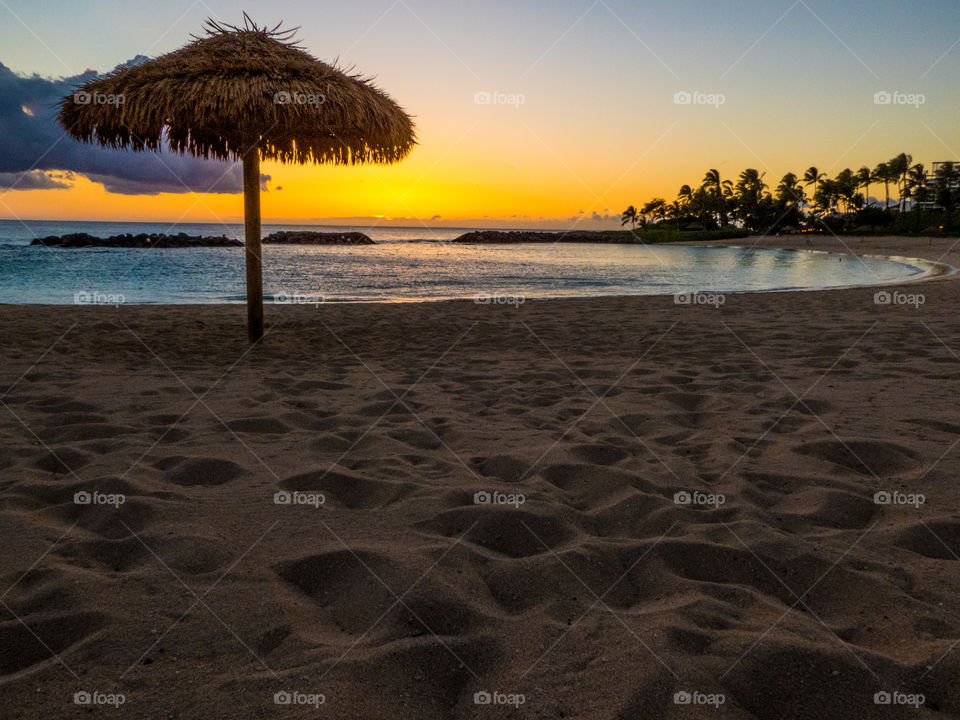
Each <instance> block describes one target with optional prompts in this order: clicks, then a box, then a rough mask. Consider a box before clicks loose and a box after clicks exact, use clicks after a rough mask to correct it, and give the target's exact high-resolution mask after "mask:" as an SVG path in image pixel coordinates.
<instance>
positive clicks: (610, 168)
mask: <svg viewBox="0 0 960 720" xmlns="http://www.w3.org/2000/svg"><path fill="white" fill-rule="evenodd" d="M244 7H245V9H246V10H247V12H249V13H250V14H251V16H252V17H253V18H254V20H256V21H257V22H259V23H261V24H271V25H272V24H275V23H276V22H278V21H280V20H283V21H284V22H285V23H286V24H288V25H300V26H302V29H301V30H300V31H299V37H300V39H301V41H302V44H303V45H304V46H305V48H306V49H307V50H308V51H310V52H311V53H312V54H313V55H315V56H317V57H319V58H320V59H322V60H326V61H334V60H337V62H338V63H339V64H340V65H342V66H348V67H351V66H352V67H355V68H356V70H358V71H360V72H362V73H364V74H370V75H375V76H376V82H377V84H378V85H379V86H380V87H382V88H383V89H385V90H387V91H388V92H389V93H390V94H391V95H392V96H393V97H394V98H395V99H396V100H397V101H398V102H400V104H401V105H403V106H404V107H405V108H406V109H407V110H408V112H410V113H411V114H413V115H414V116H415V117H416V123H417V127H418V134H419V138H420V143H421V144H420V146H419V147H417V148H416V149H415V151H414V152H413V153H412V155H411V156H410V157H409V158H408V159H407V160H405V161H404V162H402V163H401V164H399V165H397V166H393V167H376V166H373V167H355V168H342V167H325V166H304V167H294V166H280V165H277V164H270V163H268V164H265V165H264V167H263V172H264V173H266V174H268V175H270V176H271V180H270V182H269V184H268V190H269V191H268V192H267V193H265V194H264V195H263V214H264V219H265V221H267V222H270V221H294V222H305V221H306V222H322V221H332V222H342V223H351V224H352V223H353V222H359V221H357V220H356V219H357V218H362V219H366V218H378V217H384V218H386V219H387V220H388V221H389V223H390V224H393V223H395V222H403V220H401V219H403V218H406V219H407V222H414V223H419V222H425V223H429V224H447V225H477V224H481V225H482V224H488V223H491V222H496V223H501V224H508V225H517V226H521V225H541V226H544V227H547V226H568V225H570V224H571V223H572V222H574V220H575V219H579V222H582V223H583V224H584V225H585V226H587V227H600V226H611V225H616V224H618V223H617V222H615V221H613V220H611V219H608V220H607V221H606V222H603V221H602V220H600V221H598V220H596V219H591V218H592V216H593V214H594V213H597V214H598V215H600V216H604V215H619V213H620V212H621V211H622V210H623V209H624V208H625V207H626V206H627V205H628V204H631V203H633V204H639V203H642V202H644V201H646V200H648V199H650V198H651V197H652V196H655V195H659V196H664V197H666V198H667V199H671V200H672V199H673V198H674V197H675V195H676V192H677V189H678V188H679V187H680V185H681V184H683V183H690V184H694V183H699V182H700V180H701V179H702V178H703V175H704V171H705V170H706V169H707V168H710V167H715V168H718V169H719V170H720V172H721V174H722V175H723V176H724V177H730V178H734V177H735V176H736V174H737V173H739V171H740V170H742V169H743V168H744V167H748V166H750V167H756V168H758V169H759V170H761V171H763V172H766V173H767V176H766V180H767V181H768V182H770V183H771V185H776V182H777V180H778V179H779V178H780V176H782V175H783V174H784V173H785V172H787V171H790V170H792V171H794V172H797V173H802V172H803V170H805V169H806V168H807V167H809V166H810V165H817V166H818V167H819V168H820V169H821V170H823V171H827V172H829V173H831V174H835V173H836V172H837V171H839V170H842V169H843V168H845V167H851V168H854V169H856V168H858V167H860V166H861V165H869V166H870V167H873V166H875V165H876V164H877V163H878V162H881V161H884V160H887V159H889V158H891V157H893V156H894V155H896V154H897V153H899V152H902V151H905V152H909V153H912V154H913V156H914V161H915V162H924V163H926V164H927V165H928V166H929V165H930V163H931V162H932V161H934V160H946V159H953V160H960V124H958V123H957V109H958V108H960V83H957V81H956V78H957V77H960V11H958V9H957V3H956V0H922V1H921V2H915V3H904V2H900V1H896V2H895V1H894V0H871V1H865V0H844V1H843V2H836V1H835V0H797V1H796V2H793V1H792V0H762V1H760V0H756V1H754V0H737V1H733V0H719V1H717V2H707V1H706V0H663V1H660V0H657V1H652V0H642V1H638V0H597V1H596V2H593V1H592V0H550V1H549V2H547V1H540V2H532V1H523V0H484V1H483V2H464V1H459V0H455V1H452V2H451V1H450V0H362V1H361V2H356V3H328V2H324V3H319V2H310V3H305V2H302V0H297V1H288V0H271V2H247V3H246V4H245V6H244ZM207 16H212V17H214V18H217V19H220V20H223V21H226V22H233V23H237V22H240V21H241V19H242V18H241V15H240V6H238V5H237V4H236V3H234V2H217V1H216V0H207V1H206V2H203V1H200V2H189V1H188V0H168V1H167V2H163V3H137V4H131V3H129V2H119V1H117V2H104V1H100V2H87V1H86V0H47V1H46V2H44V3H37V2H35V0H2V2H0V48H2V50H0V63H3V65H5V66H6V67H7V68H9V69H10V70H12V71H14V72H15V73H18V74H21V75H31V74H34V73H36V74H38V75H40V76H43V77H69V76H74V75H78V74H80V73H82V72H84V71H85V70H86V69H87V68H93V69H96V70H98V71H108V70H110V69H112V68H113V67H114V66H116V65H117V64H119V63H122V62H125V61H127V60H129V59H131V58H133V57H134V56H136V55H138V54H143V55H148V56H151V57H152V56H155V55H159V54H162V53H164V52H168V51H171V50H174V49H177V48H178V47H180V46H182V45H183V44H185V43H186V42H188V40H189V35H190V33H192V32H198V31H199V30H200V28H201V26H202V22H203V20H204V19H205V18H206V17H207ZM478 92H489V93H500V94H503V95H512V96H517V97H514V98H513V99H514V100H516V101H518V102H517V103H516V104H515V105H507V104H495V103H494V104H477V103H476V102H475V97H476V94H477V93H478ZM684 92H685V93H700V94H703V95H715V96H722V97H721V98H720V99H721V100H723V104H722V105H719V106H715V105H710V104H697V103H696V102H693V103H690V104H677V103H676V102H675V96H676V94H677V93H684ZM878 92H889V93H902V94H903V95H915V96H916V95H922V96H923V97H922V98H921V99H922V100H923V103H922V104H914V105H906V104H896V97H895V100H894V102H893V103H891V104H880V105H878V104H875V94H876V93H878ZM498 97H502V96H498ZM683 97H686V96H681V98H683ZM697 97H698V98H701V96H697ZM898 97H899V98H900V99H903V96H902V95H901V96H898ZM701 99H702V98H701ZM519 101H522V102H519ZM6 110H7V111H10V108H6ZM18 111H19V110H18ZM0 128H2V125H0ZM15 142H16V139H15V138H11V137H10V136H9V134H7V135H6V136H0V152H2V153H5V152H7V148H6V147H5V145H6V144H7V143H15ZM165 160H166V154H165V155H164V156H161V158H159V159H158V158H157V157H152V156H150V155H149V154H141V153H137V154H134V153H130V154H129V162H130V163H139V164H144V165H145V164H150V163H157V162H161V161H165ZM28 167H29V166H28ZM23 169H28V168H23ZM65 169H69V168H65ZM66 184H69V185H70V187H69V188H68V189H41V190H21V189H13V190H8V189H3V188H0V218H10V219H15V218H22V219H48V218H49V219H77V220H96V219H104V220H158V221H174V220H178V219H183V220H190V221H207V220H210V221H216V220H223V221H230V222H233V221H237V220H238V219H239V218H240V217H241V215H242V201H241V196H240V195H236V194H213V193H207V194H195V193H160V194H156V195H136V194H118V193H111V192H107V191H106V190H105V188H104V186H103V185H102V184H99V183H96V182H92V181H91V180H89V179H87V178H85V177H83V176H75V177H74V178H73V179H72V180H70V181H69V182H68V183H66ZM8 185H9V183H8ZM872 190H873V194H874V195H876V193H877V189H872ZM338 219H341V220H338ZM342 219H349V220H342Z"/></svg>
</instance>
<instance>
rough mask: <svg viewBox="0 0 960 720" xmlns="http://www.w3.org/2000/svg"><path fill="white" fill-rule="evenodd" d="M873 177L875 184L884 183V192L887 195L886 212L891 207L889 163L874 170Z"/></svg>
mask: <svg viewBox="0 0 960 720" xmlns="http://www.w3.org/2000/svg"><path fill="white" fill-rule="evenodd" d="M871 177H872V178H873V181H874V182H882V183H883V191H884V193H885V194H886V200H885V202H884V203H883V209H884V210H886V209H888V208H889V207H890V166H889V165H888V164H887V163H880V164H879V165H877V166H876V167H875V168H874V169H873V172H872V173H871Z"/></svg>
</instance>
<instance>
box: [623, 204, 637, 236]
mask: <svg viewBox="0 0 960 720" xmlns="http://www.w3.org/2000/svg"><path fill="white" fill-rule="evenodd" d="M627 223H630V229H631V230H633V228H634V227H635V226H636V224H637V209H636V208H635V207H634V206H633V205H631V206H630V207H628V208H627V209H626V210H624V211H623V215H622V216H621V220H620V225H621V226H623V225H626V224H627Z"/></svg>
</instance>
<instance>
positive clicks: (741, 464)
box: [0, 237, 960, 720]
mask: <svg viewBox="0 0 960 720" xmlns="http://www.w3.org/2000/svg"><path fill="white" fill-rule="evenodd" d="M755 242H756V243H757V244H758V245H759V246H770V247H797V248H806V247H808V246H807V245H806V239H805V238H804V237H783V238H764V239H755V238H751V239H749V240H747V241H744V242H743V243H738V244H744V245H749V244H753V243H755ZM843 242H844V243H846V246H847V247H848V249H849V250H852V251H854V252H859V253H878V254H890V255H903V256H910V257H923V258H926V259H930V260H938V261H940V262H945V263H948V264H951V265H953V266H957V267H960V251H958V249H957V248H954V247H953V244H954V243H955V242H956V241H955V240H948V239H943V240H934V241H928V240H926V239H917V240H913V239H904V238H867V239H864V240H860V239H857V238H844V240H843ZM812 247H817V248H822V249H829V250H836V251H846V250H845V248H844V247H843V245H842V244H841V243H840V242H839V241H837V240H836V239H834V238H821V237H817V238H816V239H815V241H814V243H813V245H812ZM845 261H848V262H856V261H855V260H853V259H852V258H849V257H848V258H846V259H845ZM887 290H889V291H890V292H891V293H893V292H894V291H899V293H901V294H900V295H899V296H897V298H898V299H895V300H894V302H893V303H891V304H887V305H882V304H881V305H878V304H876V303H875V301H874V294H875V293H876V292H878V289H877V288H859V289H849V290H832V291H824V292H797V293H793V292H790V293H767V294H749V295H729V296H726V297H725V301H724V302H723V304H722V305H721V306H719V307H715V306H683V305H677V304H675V303H674V300H673V298H672V297H637V298H607V299H595V300H550V301H529V302H525V303H523V304H522V305H519V306H515V305H477V304H474V303H472V302H449V303H434V304H395V305H379V304H367V305H333V304H329V305H321V306H319V307H314V306H310V305H306V306H300V307H291V306H268V307H267V308H266V316H265V317H266V325H267V334H266V337H265V339H264V340H263V341H262V342H261V343H260V344H258V345H256V346H254V347H253V348H252V349H251V348H250V347H249V346H248V344H247V342H246V335H245V329H244V322H245V309H244V308H243V307H242V306H203V307H200V306H180V307H171V306H154V307H123V306H121V307H119V308H115V307H50V306H33V307H29V306H3V307H2V308H0V333H2V336H3V340H4V341H3V343H2V346H0V358H2V360H0V373H2V378H0V399H2V406H0V479H2V495H0V526H2V528H3V539H4V542H3V543H0V557H2V564H0V567H2V577H0V584H2V587H0V593H2V596H0V600H2V604H0V614H2V617H0V647H2V651H0V658H2V668H0V693H2V698H3V699H2V713H0V714H2V715H3V717H10V718H51V717H89V716H90V712H91V711H96V712H100V713H104V714H106V715H108V716H109V715H110V713H112V712H114V707H112V706H110V702H109V700H110V698H111V697H113V698H114V700H115V701H116V699H117V697H118V694H120V695H122V698H123V704H122V705H121V706H120V709H119V711H117V716H118V717H119V716H121V714H122V716H123V717H136V718H238V717H244V718H261V717H262V718H266V717H315V718H319V717H337V718H366V719H371V720H372V719H380V718H384V719H386V718H391V719H396V718H486V717H494V716H505V717H531V718H583V719H591V720H592V719H596V720H600V719H601V718H603V719H609V718H617V719H623V720H627V719H632V718H694V717H715V718H763V719H770V720H779V719H780V718H811V719H813V718H817V719H822V718H832V717H836V718H841V717H842V718H892V717H910V718H934V717H938V718H939V717H958V716H960V687H958V685H957V682H956V680H957V677H960V647H955V645H956V644H957V643H958V642H960V570H958V568H960V496H958V489H957V484H956V481H957V476H958V471H960V450H958V449H957V447H956V445H957V444H958V442H960V342H958V337H960V314H958V312H957V308H958V303H960V284H958V281H957V279H956V278H955V277H943V278H938V279H935V280H931V281H928V282H922V283H914V284H909V285H905V286H902V287H900V288H888V289H887ZM917 295H919V296H921V297H916V296H917ZM911 297H912V300H911V299H910V298H911ZM898 303H899V304H898ZM76 693H89V694H90V697H91V698H92V701H91V704H90V705H77V704H75V703H74V696H75V694H76ZM98 693H99V695H97V694H98ZM277 693H287V694H286V695H281V696H279V697H280V700H281V703H282V706H278V704H276V702H275V697H276V694H277ZM878 693H881V695H879V696H878V695H877V694H878ZM882 693H888V695H882ZM920 696H922V701H921V697H920ZM97 698H99V701H98V700H97ZM884 699H889V700H890V702H889V704H885V703H884ZM283 700H288V701H289V702H288V703H283ZM913 705H918V707H913Z"/></svg>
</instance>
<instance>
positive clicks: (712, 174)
mask: <svg viewBox="0 0 960 720" xmlns="http://www.w3.org/2000/svg"><path fill="white" fill-rule="evenodd" d="M703 188H704V189H705V190H706V191H707V192H708V193H709V194H710V199H711V201H712V205H713V210H714V212H715V213H716V214H717V215H718V216H719V219H720V226H721V227H722V226H724V225H727V224H728V219H727V218H728V216H727V198H729V197H730V196H731V195H733V183H731V182H730V181H729V180H721V179H720V171H719V170H715V169H711V170H707V174H706V175H705V176H704V178H703Z"/></svg>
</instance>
